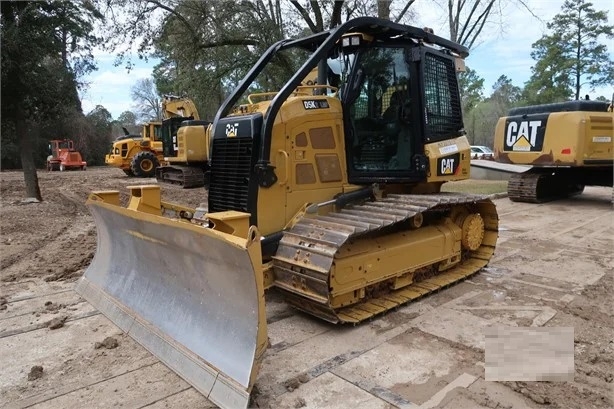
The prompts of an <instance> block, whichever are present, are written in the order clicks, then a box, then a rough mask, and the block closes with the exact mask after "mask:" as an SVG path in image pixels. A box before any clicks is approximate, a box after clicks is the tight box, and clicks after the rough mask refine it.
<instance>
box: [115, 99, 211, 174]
mask: <svg viewBox="0 0 614 409" xmlns="http://www.w3.org/2000/svg"><path fill="white" fill-rule="evenodd" d="M162 116H163V118H164V120H163V121H162V122H160V121H150V122H147V123H146V124H144V125H143V126H142V130H141V135H130V134H128V133H126V135H124V136H122V137H119V138H117V139H116V140H115V142H113V146H112V147H111V152H110V153H109V154H108V155H106V156H105V163H106V164H107V165H109V166H114V167H118V168H120V169H121V170H123V171H124V173H125V174H126V175H128V176H137V177H152V176H155V172H156V168H157V167H158V166H159V165H160V163H161V162H162V160H163V159H164V156H163V153H162V147H163V145H162V138H163V137H164V135H165V134H170V133H171V132H172V127H173V126H175V129H176V127H177V126H178V125H177V124H178V123H181V122H182V121H185V120H198V119H199V116H198V111H197V109H196V106H195V105H194V102H192V100H191V99H189V98H182V97H176V96H172V95H165V96H164V97H163V99H162Z"/></svg>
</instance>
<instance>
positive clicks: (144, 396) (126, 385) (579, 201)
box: [0, 167, 614, 409]
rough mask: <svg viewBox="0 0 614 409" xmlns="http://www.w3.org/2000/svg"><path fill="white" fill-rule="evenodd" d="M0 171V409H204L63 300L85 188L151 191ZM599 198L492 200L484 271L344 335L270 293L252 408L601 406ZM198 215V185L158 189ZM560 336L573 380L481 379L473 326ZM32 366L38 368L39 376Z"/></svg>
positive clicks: (73, 301)
mask: <svg viewBox="0 0 614 409" xmlns="http://www.w3.org/2000/svg"><path fill="white" fill-rule="evenodd" d="M39 179H40V186H41V190H42V195H43V198H44V201H43V202H42V203H28V204H24V203H22V202H21V201H22V199H23V198H24V197H23V175H22V174H21V173H20V172H2V173H0V268H1V270H0V361H1V362H2V363H3V365H2V367H3V369H2V373H1V375H0V407H32V406H35V407H66V408H81V407H111V406H123V407H135V408H136V407H154V408H158V407H159V408H163V407H172V408H182V407H212V406H213V405H212V404H211V403H210V402H208V401H207V400H206V399H205V398H204V397H203V396H202V395H200V394H199V393H198V392H196V391H195V390H194V389H193V388H191V387H190V386H189V385H188V384H187V383H186V382H184V381H183V380H182V379H181V378H179V377H178V376H177V375H175V374H174V373H173V372H171V371H170V370H168V369H167V368H166V367H165V366H164V365H162V364H161V363H160V362H159V361H158V360H157V359H155V358H154V357H153V356H151V354H149V353H148V352H147V351H146V350H144V349H143V348H142V347H140V346H139V345H138V344H136V343H135V342H134V341H132V340H131V339H130V338H129V337H127V336H125V335H124V334H122V332H121V331H120V330H119V329H118V328H117V327H115V326H114V325H113V324H112V323H111V322H110V321H108V320H107V319H106V318H105V317H103V316H102V315H101V314H99V313H98V312H97V311H96V310H95V309H93V308H92V307H91V306H90V305H89V304H88V303H86V302H85V301H84V300H82V299H81V298H80V297H79V296H78V295H77V294H76V293H74V291H73V287H74V282H75V281H76V280H77V279H78V278H79V277H80V276H81V275H82V273H83V271H84V269H85V268H86V267H87V266H88V264H89V262H90V260H91V259H92V257H93V254H94V252H95V249H96V231H95V226H94V223H93V220H92V218H91V216H90V215H89V213H88V210H87V208H86V206H85V205H84V202H85V199H86V198H87V195H88V194H89V193H90V192H91V191H93V190H109V189H115V190H120V192H121V193H122V200H123V201H124V202H125V201H126V199H127V197H128V196H127V190H126V189H125V187H127V186H130V185H137V184H150V183H155V181H154V180H153V179H135V178H128V177H126V176H125V175H124V174H123V173H122V172H121V171H120V170H118V169H112V168H103V167H102V168H90V169H88V170H87V171H85V172H82V171H73V172H62V173H60V172H53V173H48V172H40V173H39ZM610 198H611V192H610V190H608V189H604V188H587V190H586V191H585V193H584V194H583V195H582V196H580V197H578V198H574V199H570V200H566V201H561V202H555V203H551V204H544V205H529V204H517V203H511V202H509V201H508V200H507V199H498V200H497V201H496V203H497V208H498V211H499V215H500V219H501V220H500V225H501V232H500V239H499V244H498V248H497V252H496V254H495V257H494V258H493V260H492V261H491V263H490V266H489V267H488V268H487V269H485V271H483V272H482V273H480V274H478V275H476V276H474V277H473V278H472V279H471V280H468V281H465V282H463V283H461V284H459V285H456V286H454V287H452V288H450V289H447V290H446V291H442V292H440V293H437V294H434V295H432V296H429V297H427V298H425V299H423V300H421V301H418V302H415V303H413V304H411V305H408V306H405V307H402V308H399V309H398V310H396V311H393V312H391V313H389V314H386V315H384V316H383V317H380V318H377V319H374V320H372V321H370V322H368V323H365V324H364V325H360V326H357V327H353V328H341V329H340V328H338V327H335V326H331V325H328V324H325V323H322V322H320V321H318V320H317V319H314V318H311V317H308V316H306V315H304V314H301V313H298V312H296V311H294V310H292V309H290V308H289V307H287V306H286V305H285V304H284V303H283V302H281V301H280V300H278V299H277V298H276V296H275V295H274V294H269V295H267V316H268V320H269V337H270V340H271V348H270V349H269V350H268V352H267V357H266V359H265V362H264V364H263V367H262V369H261V372H260V376H259V378H258V381H257V385H256V387H257V389H256V391H255V393H254V394H253V397H254V400H253V405H254V406H259V407H284V408H285V407H288V408H294V407H317V408H323V407H330V408H338V407H381V408H389V407H399V408H418V407H423V408H426V407H439V408H449V409H450V408H524V407H526V408H542V407H548V408H612V407H614V401H613V399H612V389H613V387H614V383H613V377H614V369H613V368H614V341H613V340H614V317H613V314H614V313H613V308H612V307H613V306H612V294H614V273H613V270H614V255H613V253H612V249H613V248H614V237H613V233H612V232H613V231H614V230H613V227H614V220H613V211H612V205H611V204H610ZM163 199H164V200H168V201H176V202H179V203H182V204H185V205H190V206H197V205H198V204H199V203H201V202H205V201H206V196H205V191H204V190H203V189H192V190H187V191H186V190H182V189H178V188H172V187H169V188H164V189H163ZM495 324H505V325H510V326H530V325H533V326H540V327H573V328H574V357H575V377H574V380H573V381H570V382H519V381H505V382H489V381H486V380H485V376H484V337H483V331H482V330H483V328H485V327H488V326H492V325H495ZM41 368H42V369H41Z"/></svg>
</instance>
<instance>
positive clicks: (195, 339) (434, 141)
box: [76, 17, 498, 408]
mask: <svg viewBox="0 0 614 409" xmlns="http://www.w3.org/2000/svg"><path fill="white" fill-rule="evenodd" d="M280 53H281V54H284V53H289V54H285V56H286V57H287V56H288V55H290V56H294V57H296V56H298V55H305V56H306V57H305V59H304V62H303V64H302V66H301V67H300V68H299V69H298V70H297V71H296V72H295V73H294V74H293V75H292V76H291V78H289V79H287V80H286V82H285V85H283V87H282V88H281V89H280V90H279V91H277V92H275V93H274V95H273V98H272V99H266V100H264V101H255V99H256V98H253V96H252V98H250V99H249V100H248V103H247V104H242V105H238V106H236V104H237V102H238V101H240V99H241V98H242V96H243V95H244V94H245V93H247V92H249V89H250V86H251V85H252V84H254V82H257V83H258V84H261V82H258V81H259V80H258V78H259V77H258V75H259V74H261V73H262V72H263V71H266V70H267V69H268V68H269V67H270V66H271V64H273V63H274V62H275V61H278V62H279V61H286V60H287V59H282V58H275V57H279V54H280ZM467 55H468V51H467V49H466V48H465V47H463V46H460V45H458V44H456V43H453V42H451V41H449V40H446V39H444V38H441V37H439V36H436V35H434V34H433V33H432V32H431V31H428V30H423V29H419V28H415V27H411V26H406V25H400V24H396V23H393V22H390V21H388V20H380V19H377V18H372V17H361V18H357V19H353V20H350V21H348V22H346V23H344V24H342V25H340V26H339V27H338V28H336V29H333V30H330V31H326V32H322V33H318V34H314V35H311V36H308V37H304V38H299V39H292V40H283V41H280V42H278V43H276V44H274V45H272V46H271V47H270V48H269V49H268V50H267V51H266V52H265V53H264V54H263V55H262V56H261V58H260V59H259V61H258V62H257V63H256V64H255V65H254V66H253V67H252V69H251V70H250V71H249V72H248V73H247V75H246V77H245V78H244V79H243V80H242V81H241V83H240V84H239V85H238V86H237V87H236V88H235V89H234V90H233V91H232V94H231V95H230V96H229V97H228V98H227V99H226V100H225V102H224V103H223V104H222V106H221V107H220V108H219V110H218V112H217V114H216V117H215V120H214V121H213V124H212V125H211V128H210V129H211V131H210V133H209V136H210V139H211V140H210V146H211V149H210V152H209V158H208V160H209V163H210V172H211V179H210V186H209V191H208V197H207V199H208V204H207V206H205V205H202V206H201V207H197V208H188V207H186V206H183V205H180V204H174V203H168V202H164V201H162V200H161V198H160V186H158V185H155V186H154V185H145V186H133V187H130V190H131V198H130V201H129V203H128V205H127V207H122V206H120V201H119V192H118V191H102V192H94V193H92V194H91V195H90V197H89V199H88V202H87V204H88V206H89V208H90V210H91V212H92V214H93V216H94V219H95V223H96V226H97V233H98V246H97V251H96V255H95V257H94V259H93V260H92V263H91V265H90V266H89V267H88V269H87V271H86V272H85V274H84V276H83V278H81V280H80V281H79V283H78V285H77V288H76V289H77V292H78V293H79V294H81V295H82V296H83V297H84V298H85V299H87V300H88V301H89V302H91V303H92V304H93V305H94V306H95V307H96V308H98V309H99V310H100V311H101V312H102V313H104V314H105V315H106V316H107V317H109V318H110V319H111V320H112V321H113V322H114V323H115V324H117V325H118V326H119V327H120V328H121V329H122V330H124V331H126V332H127V333H128V334H129V335H130V336H132V337H133V338H134V339H136V340H137V341H138V342H139V343H141V344H142V345H143V346H145V347H146V348H147V349H149V350H150V351H151V352H152V353H153V354H155V355H156V356H157V357H158V358H159V359H160V360H161V361H162V362H164V363H165V364H166V365H168V366H169V367H170V368H171V369H173V370H174V371H176V372H177V373H178V374H179V375H181V376H182V377H183V378H184V379H186V380H187V381H188V382H189V383H191V384H192V385H194V387H195V388H196V389H197V390H199V391H200V392H202V393H203V394H204V395H205V396H206V397H207V398H209V399H210V400H211V401H213V402H214V403H215V404H217V405H219V406H220V407H222V408H240V407H246V406H247V405H248V403H249V395H250V391H251V389H252V387H253V385H254V382H255V381H256V377H257V373H258V368H259V366H260V364H261V362H262V359H263V356H264V353H265V351H266V347H267V323H266V316H265V298H264V291H265V289H270V291H276V292H278V293H279V294H280V295H281V296H282V297H283V298H284V299H285V300H287V302H289V303H290V304H291V305H293V306H294V307H296V308H298V309H300V310H302V311H305V312H307V313H309V314H312V315H314V316H316V317H319V318H321V319H323V320H326V321H329V322H332V323H339V324H344V323H348V324H357V323H360V322H362V321H364V320H367V319H369V318H371V317H373V316H375V315H377V314H381V313H384V312H386V311H388V310H390V309H392V308H395V307H397V306H400V305H403V304H405V303H407V302H410V301H412V300H415V299H417V298H419V297H422V296H424V295H427V294H429V293H431V292H433V291H437V290H439V289H442V288H444V287H447V286H449V285H451V284H454V283H456V282H458V281H461V280H463V279H465V278H467V277H469V276H471V275H473V274H475V273H476V272H478V271H479V270H480V269H481V268H482V267H484V266H486V265H487V264H488V262H489V260H490V258H491V257H492V255H493V252H494V249H495V245H496V242H497V236H498V216H497V211H496V208H495V205H494V203H493V202H492V201H491V200H490V199H489V198H488V197H484V196H479V195H466V194H458V193H443V192H441V190H440V188H441V186H442V184H443V183H445V182H448V181H454V180H461V179H467V178H468V177H469V169H470V146H469V143H468V140H467V138H466V136H465V135H464V134H465V132H464V130H463V122H462V113H461V108H460V107H461V101H460V95H459V89H458V82H457V70H459V69H461V68H462V67H463V66H464V64H463V58H464V57H466V56H467ZM316 66H317V67H318V81H317V83H316V84H313V85H301V81H302V80H303V79H304V78H305V77H306V75H307V74H308V73H309V72H311V70H313V69H314V68H316ZM249 101H251V102H249Z"/></svg>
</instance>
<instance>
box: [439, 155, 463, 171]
mask: <svg viewBox="0 0 614 409" xmlns="http://www.w3.org/2000/svg"><path fill="white" fill-rule="evenodd" d="M459 165H460V153H456V154H454V155H449V156H445V157H443V158H439V159H437V176H450V175H456V173H457V172H458V170H459V169H460V166H459Z"/></svg>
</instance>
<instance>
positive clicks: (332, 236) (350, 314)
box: [273, 193, 498, 323]
mask: <svg viewBox="0 0 614 409" xmlns="http://www.w3.org/2000/svg"><path fill="white" fill-rule="evenodd" d="M459 205H460V206H462V205H469V206H471V207H473V208H474V209H475V210H476V211H477V213H479V214H480V216H481V217H482V219H483V220H484V237H483V240H482V242H481V245H480V246H479V248H477V249H476V250H475V251H463V253H462V257H461V261H460V262H459V263H457V264H455V265H453V266H452V267H450V268H448V269H446V270H444V271H441V272H438V271H437V268H436V267H435V266H429V267H428V268H422V269H420V270H419V272H420V273H416V275H415V276H414V282H411V283H410V284H409V285H407V286H405V287H402V288H398V289H395V290H393V289H387V288H386V286H385V285H383V286H382V285H373V286H371V288H369V287H367V288H365V291H366V292H367V293H368V294H370V295H369V296H367V297H365V299H364V300H362V301H361V302H359V303H355V304H352V305H349V306H345V307H341V308H336V309H335V308H333V307H332V306H331V302H330V297H331V296H330V286H329V283H330V279H331V277H330V274H331V267H332V266H333V264H334V262H335V258H336V256H337V255H338V254H339V252H340V251H343V248H344V246H346V245H349V244H351V243H352V242H356V241H357V240H361V239H366V240H369V238H370V237H372V236H373V235H377V234H378V233H381V234H384V235H385V234H386V232H387V231H389V229H395V227H399V224H401V223H407V222H410V221H411V219H412V218H414V217H416V216H417V217H424V219H425V220H426V219H428V218H432V217H437V215H438V214H445V213H449V212H450V210H451V209H452V208H454V207H455V206H459ZM384 229H386V230H384ZM497 235H498V216H497V212H496V208H495V205H494V204H493V203H492V201H491V200H490V199H488V197H485V196H472V195H463V194H456V193H439V194H434V195H430V194H429V195H402V194H391V195H388V196H387V197H386V198H384V199H382V200H377V201H370V202H365V203H362V204H356V205H351V206H347V207H345V208H343V209H342V210H340V211H338V212H331V213H328V214H327V215H317V216H314V217H304V218H302V219H301V220H299V221H298V222H297V223H296V224H295V225H294V227H292V228H291V229H289V230H288V231H286V232H284V235H283V237H282V239H281V241H280V243H279V247H278V250H277V253H276V255H275V256H274V257H273V270H274V274H275V277H276V278H275V280H276V281H275V286H276V287H277V288H278V289H279V290H280V291H281V293H282V294H283V296H284V298H285V299H286V300H287V301H288V302H289V303H290V304H292V305H293V306H295V307H296V308H298V309H300V310H303V311H306V312H308V313H309V314H313V315H316V316H318V317H320V318H322V319H324V320H326V321H329V322H333V323H359V322H361V321H363V320H365V319H368V318H371V317H373V316H375V315H377V314H380V313H383V312H385V311H388V310H390V309H392V308H395V307H398V306H400V305H402V304H405V303H407V302H410V301H412V300H415V299H418V298H420V297H422V296H424V295H426V294H429V293H431V292H434V291H437V290H440V289H442V288H445V287H447V286H449V285H451V284H453V283H456V282H458V281H461V280H464V279H466V278H467V277H469V276H471V275H473V274H475V273H477V272H478V271H479V270H480V269H481V268H482V267H484V266H486V265H487V264H488V261H489V260H490V258H491V257H492V255H493V253H494V249H495V245H496V241H497ZM416 276H422V279H416V278H415V277H416ZM306 282H308V283H309V285H307V286H305V285H304V284H305V283H306ZM297 283H298V285H297ZM301 284H303V285H302V291H301V290H298V291H297V287H299V288H301ZM306 287H309V289H308V290H306Z"/></svg>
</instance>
